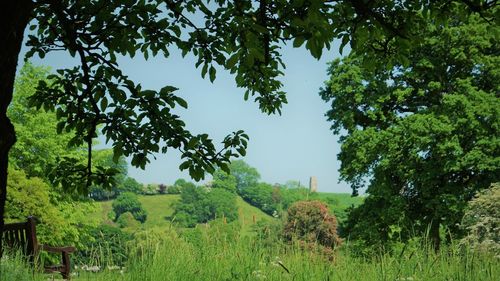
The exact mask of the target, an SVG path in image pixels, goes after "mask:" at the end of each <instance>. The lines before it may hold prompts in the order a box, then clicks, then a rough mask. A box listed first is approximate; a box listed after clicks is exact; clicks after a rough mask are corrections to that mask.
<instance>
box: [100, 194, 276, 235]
mask: <svg viewBox="0 0 500 281" xmlns="http://www.w3.org/2000/svg"><path fill="white" fill-rule="evenodd" d="M179 199H180V196H179V195H169V194H165V195H154V196H151V195H139V201H140V202H141V203H142V206H143V207H144V209H145V210H146V212H147V213H148V218H147V220H146V222H145V223H144V225H142V227H143V228H145V229H147V228H151V227H155V226H156V227H168V226H170V225H171V222H172V220H175V218H174V217H172V215H173V213H174V207H173V204H174V203H175V202H177V201H178V200H179ZM112 203H113V201H102V202H97V203H96V204H97V206H98V208H97V209H96V211H95V213H94V214H92V215H91V216H93V217H98V218H100V220H101V222H103V223H107V224H114V222H113V221H112V220H111V218H110V217H109V213H110V212H111V211H112V206H111V205H112ZM236 204H237V206H238V215H239V221H240V223H241V226H242V231H243V232H244V233H247V234H248V233H250V232H251V227H252V225H253V224H254V222H258V221H260V220H270V219H273V218H272V217H271V216H269V215H267V214H265V213H264V212H262V211H261V210H260V209H258V208H256V207H254V206H251V205H250V204H248V203H247V202H245V201H243V199H241V198H240V197H237V201H236ZM131 231H134V230H133V229H132V230H131Z"/></svg>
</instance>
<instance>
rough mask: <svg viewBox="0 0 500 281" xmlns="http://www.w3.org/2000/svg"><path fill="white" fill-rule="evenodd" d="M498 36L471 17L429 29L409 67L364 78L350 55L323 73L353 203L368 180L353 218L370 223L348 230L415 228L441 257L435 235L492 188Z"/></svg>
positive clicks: (497, 173) (497, 167) (498, 147)
mask: <svg viewBox="0 0 500 281" xmlns="http://www.w3.org/2000/svg"><path fill="white" fill-rule="evenodd" d="M499 31H500V30H499V28H498V26H492V25H491V24H490V23H488V22H486V21H484V20H483V19H481V18H480V17H478V16H472V17H470V18H468V19H466V20H465V21H464V20H461V19H457V20H454V21H450V22H449V24H448V25H440V24H436V25H434V24H432V23H429V24H428V25H427V26H425V28H424V27H422V29H421V30H420V32H421V33H422V34H421V37H423V38H425V39H423V41H422V42H421V44H418V45H415V46H414V47H412V51H411V55H410V56H408V61H407V62H406V63H403V64H394V65H392V67H387V66H385V65H384V66H382V65H381V66H379V67H375V68H369V69H368V68H366V67H364V66H363V64H362V62H361V60H362V58H360V57H359V56H358V55H356V54H354V55H350V56H349V57H347V58H345V59H343V60H336V61H334V62H333V63H332V64H331V65H330V68H329V73H330V75H331V78H330V80H329V81H327V82H326V85H325V88H324V89H322V91H321V93H320V95H321V97H322V98H323V99H324V100H325V101H327V102H331V105H332V108H331V110H329V111H328V112H327V114H326V115H327V117H328V120H330V121H332V122H333V125H332V129H333V131H334V132H335V133H341V132H345V134H344V135H343V136H341V139H340V142H341V144H342V147H341V152H340V154H339V159H340V160H341V162H342V164H341V168H340V173H341V178H342V179H343V180H345V181H347V182H350V183H351V186H352V188H353V191H354V193H356V192H357V190H358V189H359V188H360V187H362V186H363V185H364V183H365V180H369V184H368V189H367V191H366V192H367V193H368V194H370V195H369V196H368V198H367V199H366V200H365V203H364V204H363V205H361V206H360V207H359V209H358V210H356V211H355V214H356V216H358V218H359V219H362V220H366V219H372V221H371V222H368V221H364V222H361V221H358V222H356V218H353V219H352V220H351V222H352V223H353V224H354V225H356V224H358V223H365V224H369V225H371V226H375V225H378V226H379V227H380V229H378V230H376V232H375V233H379V234H381V236H379V237H376V238H375V240H374V241H377V240H381V241H384V240H387V239H388V237H387V233H388V229H389V228H390V227H391V225H392V224H394V225H398V224H399V225H400V226H401V227H403V232H406V234H409V231H410V227H409V225H413V226H414V227H413V228H414V230H417V231H421V232H422V233H423V232H424V231H426V229H427V227H429V229H430V230H429V232H430V233H429V235H430V238H431V239H432V241H433V243H434V246H435V248H436V249H438V248H439V244H440V235H439V228H440V226H441V225H443V226H445V227H447V228H448V229H449V230H450V231H451V232H452V233H457V232H458V228H457V225H458V223H459V222H460V219H461V218H462V215H463V211H464V208H465V206H466V203H467V201H468V200H469V199H471V198H472V196H473V195H474V193H475V192H476V191H478V190H481V189H484V188H487V187H488V186H489V185H490V184H491V183H492V182H497V181H498V180H499V177H500V162H499V158H498V155H499V154H500V138H499V128H500V120H499V118H498V117H499V116H500V99H499V98H498V89H499V86H500V84H499V81H500V72H499V69H498V65H499V63H500V58H499V56H498V53H499V51H500V49H499V47H498V46H500V44H499V42H498V37H496V35H495V34H498V32H499ZM384 63H385V61H383V59H382V58H381V64H384ZM375 210H376V212H375ZM374 213H376V216H374V215H373V214H374ZM362 214H365V215H367V217H365V216H364V215H362ZM370 214H371V215H370ZM359 215H361V217H359ZM354 229H356V228H353V229H351V230H354ZM357 229H358V230H360V231H363V227H359V228H357ZM365 229H366V228H365Z"/></svg>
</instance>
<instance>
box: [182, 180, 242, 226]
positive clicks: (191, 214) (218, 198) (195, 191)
mask: <svg viewBox="0 0 500 281" xmlns="http://www.w3.org/2000/svg"><path fill="white" fill-rule="evenodd" d="M174 217H175V221H176V222H178V223H179V224H180V225H181V226H185V227H194V226H195V225H196V224H198V223H206V222H208V221H210V220H214V219H216V218H225V219H226V221H227V222H231V221H234V220H237V219H238V208H237V207H236V194H234V193H233V192H231V191H228V190H227V189H225V188H211V189H207V188H205V187H192V186H186V187H185V188H183V189H182V193H181V200H180V201H179V202H178V203H177V204H176V205H175V213H174Z"/></svg>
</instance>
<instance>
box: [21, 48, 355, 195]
mask: <svg viewBox="0 0 500 281" xmlns="http://www.w3.org/2000/svg"><path fill="white" fill-rule="evenodd" d="M26 51H27V49H26V47H23V50H22V53H21V56H20V60H19V65H18V69H20V68H21V66H22V63H23V57H24V53H25V52H26ZM282 53H283V61H284V62H285V64H286V66H287V68H286V69H285V71H284V72H285V75H284V77H282V78H281V81H282V82H283V85H284V88H283V89H284V91H285V92H286V93H287V99H288V104H285V105H284V106H283V109H282V115H281V116H280V115H267V114H264V113H262V112H261V111H260V110H259V108H258V104H257V103H255V102H253V100H252V99H251V98H250V99H249V100H248V101H245V100H244V99H243V93H244V90H243V89H239V88H237V87H236V83H235V81H234V77H233V76H232V75H230V74H229V72H227V71H224V70H222V69H218V71H217V78H216V80H215V81H214V83H211V82H210V81H209V80H208V77H207V79H203V78H202V77H201V70H200V69H196V68H195V62H196V61H195V59H194V57H192V56H189V55H188V56H186V57H185V58H182V57H181V55H180V53H179V52H175V51H173V50H172V52H171V56H170V57H169V58H167V59H165V58H164V57H162V56H158V57H155V58H150V59H149V60H147V61H146V60H144V58H143V57H142V56H136V57H135V58H133V59H130V58H121V59H120V60H119V65H120V68H121V69H122V71H123V72H124V73H125V74H127V75H128V76H129V77H130V78H131V79H132V80H134V81H136V82H139V83H141V84H142V87H143V89H155V90H158V89H160V88H162V87H164V86H166V85H171V86H175V87H177V88H179V90H178V91H177V92H176V94H178V95H179V96H181V97H182V98H184V99H185V100H186V101H187V102H188V104H189V107H188V109H176V111H175V112H176V113H177V114H178V115H179V116H180V117H181V119H183V120H184V121H185V123H186V127H187V129H188V130H190V131H191V133H193V134H198V133H208V134H209V136H210V137H211V138H212V139H213V140H214V143H215V144H220V142H221V141H222V139H223V138H224V137H225V136H226V135H228V134H230V133H231V132H234V131H237V130H240V129H241V130H244V131H245V132H246V133H247V134H248V135H249V137H250V141H249V145H248V149H247V155H246V156H245V157H244V158H243V160H244V161H245V162H247V163H248V164H249V165H250V166H253V167H255V168H256V169H257V170H258V171H259V173H260V175H261V180H262V181H264V182H268V183H271V184H274V183H285V182H286V181H288V180H294V181H299V182H300V183H301V184H302V185H305V186H308V184H309V178H310V177H311V176H315V177H316V178H317V181H318V190H319V191H322V192H347V193H350V192H351V189H350V187H349V185H348V184H347V183H345V182H339V173H338V169H339V167H340V161H338V160H337V154H338V153H339V151H340V145H339V143H338V139H339V138H338V136H335V135H334V134H333V133H332V131H331V130H330V125H331V124H330V123H329V122H327V121H326V117H325V116H324V115H325V113H326V111H327V110H328V108H329V105H328V104H326V103H325V102H324V101H322V100H321V98H320V97H319V95H318V93H319V89H320V88H321V87H322V86H323V85H324V81H326V80H327V79H328V75H327V72H326V69H327V63H328V62H329V61H332V60H333V59H334V58H337V57H339V56H340V54H339V53H338V45H334V46H333V47H332V49H331V50H330V51H325V52H324V53H323V56H322V58H321V59H320V60H316V59H314V58H313V57H312V56H311V55H310V53H309V51H307V50H306V49H305V48H299V49H294V48H292V47H291V46H290V47H289V46H284V47H283V49H282ZM31 62H32V63H34V64H35V65H45V66H50V67H51V69H52V71H55V70H56V69H59V68H65V67H69V66H72V65H74V64H75V63H76V62H75V59H74V58H72V57H71V56H70V55H69V54H68V53H66V52H53V53H49V54H48V55H46V56H45V58H44V59H40V58H38V57H34V58H32V59H31ZM207 76H208V75H207ZM103 145H105V144H103ZM107 146H109V144H108V145H107ZM155 157H156V159H151V163H149V164H148V165H147V166H146V169H145V170H141V169H136V168H133V167H129V176H132V177H134V178H135V179H137V180H138V181H139V182H142V183H164V184H172V183H173V182H174V181H175V180H176V179H178V178H185V179H189V180H190V177H189V174H188V172H187V171H183V172H181V171H180V170H179V168H178V167H179V165H180V163H181V161H180V153H179V152H177V151H175V150H173V149H171V150H170V151H169V152H167V154H156V155H155ZM207 180H210V176H208V177H207Z"/></svg>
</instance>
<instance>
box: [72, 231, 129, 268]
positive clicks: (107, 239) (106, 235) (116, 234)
mask: <svg viewBox="0 0 500 281" xmlns="http://www.w3.org/2000/svg"><path fill="white" fill-rule="evenodd" d="M90 234H91V236H90V238H89V239H87V240H86V241H83V243H84V245H83V246H82V248H79V249H78V251H77V252H76V253H75V263H76V264H80V265H81V264H85V265H97V266H101V267H102V266H106V265H119V266H123V265H124V264H125V262H126V261H127V259H128V251H127V248H126V243H127V241H129V240H131V239H132V236H131V235H130V234H127V233H126V232H124V231H122V230H121V229H120V228H117V227H114V226H110V225H107V224H102V225H100V226H97V227H94V228H92V229H91V230H90Z"/></svg>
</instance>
